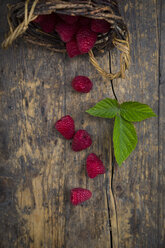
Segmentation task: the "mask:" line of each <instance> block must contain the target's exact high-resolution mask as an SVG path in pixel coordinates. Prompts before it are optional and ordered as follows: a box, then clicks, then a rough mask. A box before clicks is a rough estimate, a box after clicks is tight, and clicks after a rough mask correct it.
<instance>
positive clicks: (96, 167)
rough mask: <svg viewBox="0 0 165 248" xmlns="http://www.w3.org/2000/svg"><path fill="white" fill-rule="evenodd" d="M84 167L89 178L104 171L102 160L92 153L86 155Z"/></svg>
mask: <svg viewBox="0 0 165 248" xmlns="http://www.w3.org/2000/svg"><path fill="white" fill-rule="evenodd" d="M86 168H87V174H88V176H89V177H90V178H94V177H96V176H98V175H99V174H104V173H105V167H104V165H103V163H102V161H101V160H100V159H99V158H98V157H97V156H96V154H94V153H91V154H89V155H88V157H87V160H86Z"/></svg>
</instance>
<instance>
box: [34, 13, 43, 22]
mask: <svg viewBox="0 0 165 248" xmlns="http://www.w3.org/2000/svg"><path fill="white" fill-rule="evenodd" d="M44 16H45V15H39V16H37V18H36V19H34V20H33V22H35V23H38V24H40V23H41V22H42V21H43V20H44Z"/></svg>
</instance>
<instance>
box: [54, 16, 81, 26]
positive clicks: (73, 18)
mask: <svg viewBox="0 0 165 248" xmlns="http://www.w3.org/2000/svg"><path fill="white" fill-rule="evenodd" d="M58 16H59V17H60V18H61V19H62V20H63V21H64V22H66V23H68V24H73V23H75V22H77V21H78V18H79V17H78V16H69V15H63V14H58Z"/></svg>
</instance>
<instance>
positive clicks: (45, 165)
mask: <svg viewBox="0 0 165 248" xmlns="http://www.w3.org/2000/svg"><path fill="white" fill-rule="evenodd" d="M7 2H10V3H14V2H16V1H14V0H8V1H7V0H0V41H2V40H3V38H4V35H5V32H6V31H7V30H8V25H7V21H6V4H7ZM17 2H18V0H17ZM121 2H122V3H121V4H120V7H121V12H122V15H123V16H124V18H125V20H126V22H127V24H128V27H129V31H130V34H131V60H132V64H131V68H130V71H129V73H127V79H126V80H118V81H115V80H114V85H115V90H116V93H117V96H118V98H119V100H120V102H122V101H126V100H136V101H140V102H144V103H147V104H149V105H150V106H151V107H152V108H153V109H154V111H155V112H156V113H157V115H158V118H152V119H150V120H147V121H144V122H142V123H139V124H136V129H137V133H138V137H139V143H138V145H137V148H136V150H135V152H133V154H132V155H131V156H130V157H129V158H128V159H127V161H126V162H125V163H124V164H123V166H122V167H121V168H118V166H117V165H116V164H115V163H114V161H113V158H112V152H111V141H110V140H111V139H110V136H111V135H112V123H111V122H110V121H109V120H103V119H99V118H94V117H90V116H89V115H88V114H86V113H85V110H86V109H88V108H89V107H91V106H93V105H94V104H95V103H96V102H97V101H99V100H101V99H103V98H105V97H113V95H112V91H111V87H110V83H109V82H104V81H103V80H102V78H101V77H100V76H99V75H98V73H97V72H96V71H95V69H94V68H93V67H92V66H91V65H90V63H89V59H88V55H84V56H80V57H78V58H74V59H69V58H68V57H67V56H66V55H63V54H55V53H53V52H50V51H48V50H45V49H44V48H40V47H36V46H33V45H29V44H26V43H24V42H23V41H21V40H20V39H19V40H17V42H15V43H14V44H13V45H12V47H10V48H9V49H8V50H2V49H1V50H0V158H1V159H0V248H15V247H18V248H25V247H26V248H29V247H30V248H38V247H45V248H75V247H76V248H158V247H159V248H164V247H165V219H164V217H165V208H164V206H165V197H164V195H163V191H164V189H165V188H164V182H165V180H164V171H165V170H164V163H165V156H164V153H163V151H164V148H165V129H164V126H165V118H164V111H165V101H164V97H165V60H164V57H165V2H164V1H163V0H157V1H156V0H145V1H143V0H124V1H121ZM116 55H117V54H116V52H115V51H113V52H111V54H109V53H106V54H104V55H100V56H99V57H97V59H98V61H99V63H100V65H101V66H102V67H103V68H105V69H106V70H112V71H115V70H116V69H117V67H118V57H117V56H116ZM78 74H81V75H85V76H89V77H90V78H91V79H92V81H93V83H94V87H93V90H92V91H91V92H90V93H89V94H83V95H81V94H78V93H76V92H74V91H73V90H72V88H71V86H70V82H71V80H72V79H73V77H74V76H75V75H78ZM66 114H70V115H72V117H73V118H74V119H75V123H76V129H86V130H87V131H89V133H90V134H91V135H92V138H93V145H92V146H91V147H90V148H89V149H88V150H86V151H83V152H80V153H74V152H73V151H72V150H71V148H70V142H69V141H66V140H64V139H63V138H62V137H61V136H60V135H59V134H58V133H57V132H56V131H55V130H54V128H53V124H54V122H55V121H56V120H58V119H59V118H61V117H62V116H64V115H66ZM90 152H95V153H96V154H98V155H100V156H101V158H102V160H103V162H104V164H105V166H106V168H107V173H106V175H103V176H99V177H97V178H95V179H93V180H92V179H89V178H87V176H86V172H85V158H86V156H87V154H89V153H90ZM112 165H113V166H112ZM79 186H80V187H85V188H88V189H90V190H91V191H92V192H93V197H92V199H91V200H90V201H88V202H86V203H84V204H82V205H80V206H77V207H74V206H72V205H71V204H70V202H69V191H70V189H71V188H73V187H79Z"/></svg>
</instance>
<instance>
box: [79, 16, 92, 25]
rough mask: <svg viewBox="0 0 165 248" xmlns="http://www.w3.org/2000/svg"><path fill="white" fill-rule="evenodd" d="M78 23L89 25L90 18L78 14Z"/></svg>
mask: <svg viewBox="0 0 165 248" xmlns="http://www.w3.org/2000/svg"><path fill="white" fill-rule="evenodd" d="M79 23H80V25H82V26H86V25H90V23H91V19H90V18H88V17H85V16H80V17H79Z"/></svg>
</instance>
